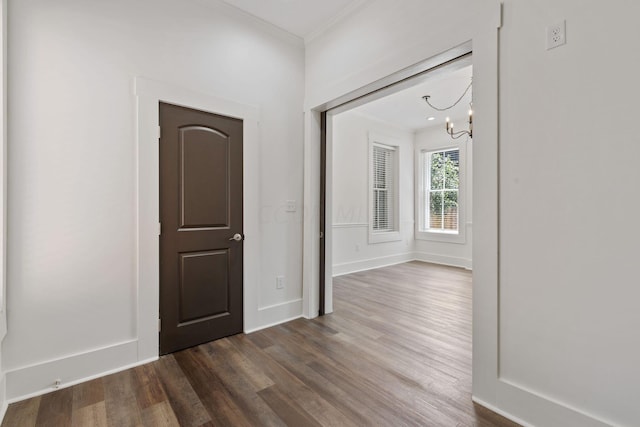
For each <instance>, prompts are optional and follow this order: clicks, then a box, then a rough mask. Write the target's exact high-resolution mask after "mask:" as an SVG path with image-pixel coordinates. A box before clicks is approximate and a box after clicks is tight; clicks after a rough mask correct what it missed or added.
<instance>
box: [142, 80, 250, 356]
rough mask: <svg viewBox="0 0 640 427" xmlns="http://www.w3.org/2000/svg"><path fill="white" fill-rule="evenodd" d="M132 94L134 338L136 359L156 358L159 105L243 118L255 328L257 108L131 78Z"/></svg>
mask: <svg viewBox="0 0 640 427" xmlns="http://www.w3.org/2000/svg"><path fill="white" fill-rule="evenodd" d="M135 95H136V99H137V125H138V128H137V143H138V152H137V154H138V159H137V186H136V192H137V194H136V200H137V206H136V212H137V221H136V222H137V231H138V233H137V241H136V244H137V257H138V259H137V263H136V265H137V266H138V271H137V277H136V279H137V290H138V298H137V304H136V309H137V341H138V361H142V360H150V359H154V358H157V357H158V349H159V348H158V344H159V340H158V338H159V336H158V318H159V302H160V300H159V295H160V252H159V248H160V238H159V233H158V231H159V230H158V227H159V221H160V203H159V201H160V198H159V194H160V182H159V173H160V166H159V160H160V157H159V150H158V138H159V126H160V124H159V105H160V102H166V103H170V104H174V105H180V106H183V107H188V108H193V109H197V110H202V111H207V112H210V113H214V114H220V115H224V116H228V117H234V118H238V119H242V120H243V140H244V147H243V187H244V195H243V197H244V208H243V215H244V219H243V229H244V235H245V240H244V267H243V276H244V277H243V282H244V292H243V294H244V297H243V298H244V301H243V303H244V330H245V331H247V330H251V329H255V328H256V327H258V326H259V325H258V315H259V313H258V295H259V283H260V280H259V279H260V277H259V274H260V234H259V231H260V230H259V222H260V215H259V212H260V205H259V200H260V197H259V188H260V181H259V176H258V174H257V171H259V170H260V169H259V167H258V166H259V161H260V158H259V150H258V147H259V132H258V124H259V120H260V109H259V108H257V107H252V106H248V105H243V104H239V103H237V102H234V101H229V100H225V99H221V98H216V97H214V96H210V95H206V94H202V93H200V92H196V91H192V90H188V89H185V88H181V87H177V86H174V85H171V84H167V83H162V82H156V81H152V80H149V79H145V78H142V77H137V78H136V79H135Z"/></svg>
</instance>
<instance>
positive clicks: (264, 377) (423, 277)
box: [2, 262, 517, 427]
mask: <svg viewBox="0 0 640 427" xmlns="http://www.w3.org/2000/svg"><path fill="white" fill-rule="evenodd" d="M334 304H335V307H334V308H335V312H334V313H333V314H331V315H327V316H325V317H322V318H318V319H315V320H305V319H299V320H295V321H292V322H289V323H286V324H283V325H280V326H275V327H272V328H269V329H265V330H262V331H259V332H255V333H253V334H250V335H244V334H241V335H236V336H233V337H230V338H224V339H222V340H218V341H215V342H212V343H208V344H204V345H201V346H198V347H194V348H191V349H188V350H184V351H181V352H178V353H174V354H172V355H168V356H164V357H161V358H160V360H159V361H157V362H154V363H150V364H147V365H144V366H140V367H137V368H133V369H129V370H127V371H123V372H120V373H117V374H113V375H109V376H107V377H103V378H99V379H96V380H93V381H89V382H86V383H83V384H79V385H76V386H73V387H70V388H66V389H62V390H58V391H56V392H53V393H49V394H46V395H43V396H40V397H35V398H32V399H29V400H25V401H22V402H18V403H14V404H12V405H10V406H9V409H8V411H7V414H6V416H5V419H4V422H3V423H2V426H6V427H9V426H11V427H16V426H118V427H124V426H154V427H155V426H178V425H180V426H216V425H221V426H284V425H287V426H295V427H303V426H367V425H371V426H393V427H396V426H516V425H517V424H514V423H512V422H510V421H508V420H506V419H505V418H503V417H501V416H499V415H497V414H495V413H493V412H491V411H488V410H486V409H483V408H482V407H480V406H477V405H474V404H473V403H472V402H471V274H470V273H469V272H467V271H465V270H461V269H456V268H451V267H443V266H436V265H432V264H424V263H420V262H410V263H407V264H402V265H397V266H392V267H386V268H381V269H377V270H371V271H367V272H361V273H355V274H350V275H347V276H342V277H338V278H336V279H335V280H334Z"/></svg>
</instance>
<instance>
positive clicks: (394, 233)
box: [367, 132, 402, 243]
mask: <svg viewBox="0 0 640 427" xmlns="http://www.w3.org/2000/svg"><path fill="white" fill-rule="evenodd" d="M374 147H380V148H383V149H387V150H391V151H393V153H394V155H393V159H392V162H393V163H392V183H391V185H392V187H391V189H392V197H393V198H392V200H391V203H390V205H391V210H392V213H391V219H392V221H391V224H390V225H391V228H390V229H389V230H383V231H376V230H374V229H373V207H374V192H375V189H374V179H373V176H374V166H373V151H374ZM399 166H400V144H399V142H398V141H397V140H395V139H393V138H390V137H386V136H383V135H379V134H375V133H373V132H369V157H368V168H369V179H368V181H367V185H368V191H367V193H368V218H369V222H368V225H367V230H368V242H369V243H384V242H394V241H399V240H402V236H401V233H400V194H399V191H400V186H399V180H400V167H399Z"/></svg>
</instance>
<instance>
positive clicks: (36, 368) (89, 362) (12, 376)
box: [6, 340, 157, 403]
mask: <svg viewBox="0 0 640 427" xmlns="http://www.w3.org/2000/svg"><path fill="white" fill-rule="evenodd" d="M137 348H138V342H137V340H129V341H124V342H121V343H118V344H113V345H110V346H106V347H101V348H97V349H94V350H91V351H86V352H81V353H76V354H71V355H68V356H64V357H60V358H57V359H53V360H48V361H45V362H41V363H35V364H32V365H29V366H23V367H20V368H17V369H14V370H11V371H8V372H6V381H7V400H8V402H9V403H12V402H17V401H19V400H23V399H27V398H29V397H33V396H38V395H41V394H44V393H48V392H50V391H54V390H55V388H54V387H53V381H54V379H56V378H59V379H60V380H61V381H62V383H61V385H60V387H61V388H64V387H68V386H71V385H74V384H78V383H81V382H84V381H88V380H90V379H93V378H98V377H101V376H104V375H108V374H109V373H112V372H118V371H122V370H124V369H128V368H129V367H131V366H137V365H140V364H144V363H148V362H149V361H151V360H155V359H157V356H156V357H152V358H148V359H144V360H139V359H137Z"/></svg>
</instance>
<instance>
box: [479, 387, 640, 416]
mask: <svg viewBox="0 0 640 427" xmlns="http://www.w3.org/2000/svg"><path fill="white" fill-rule="evenodd" d="M495 399H496V403H494V404H493V405H490V404H485V403H486V401H485V403H481V404H482V405H483V406H487V407H488V408H489V409H491V410H492V411H495V412H498V411H497V410H496V409H494V407H497V406H499V407H500V408H503V409H502V410H503V411H504V413H501V412H498V413H501V414H502V415H504V416H505V417H507V418H510V417H511V418H510V419H513V420H514V421H516V422H518V423H520V424H523V425H525V426H547V425H554V426H556V425H557V426H563V427H610V426H622V425H629V426H631V425H634V426H635V425H637V424H636V422H635V421H637V420H634V421H633V422H632V423H631V424H624V423H622V422H620V421H618V422H615V421H613V420H607V419H606V417H603V416H600V415H597V414H594V413H589V412H588V411H585V410H584V409H580V408H576V407H573V406H571V405H569V404H567V403H566V402H562V401H560V400H558V399H557V398H554V397H552V396H549V395H545V394H542V393H539V392H536V391H534V390H531V389H528V388H526V387H525V386H523V385H521V384H516V383H514V382H511V381H509V380H507V379H505V378H499V379H497V380H496V396H495ZM478 403H480V402H478ZM508 414H518V418H520V420H518V419H516V418H515V417H513V416H511V415H508ZM523 419H524V420H527V421H526V422H524V421H522V420H523Z"/></svg>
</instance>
